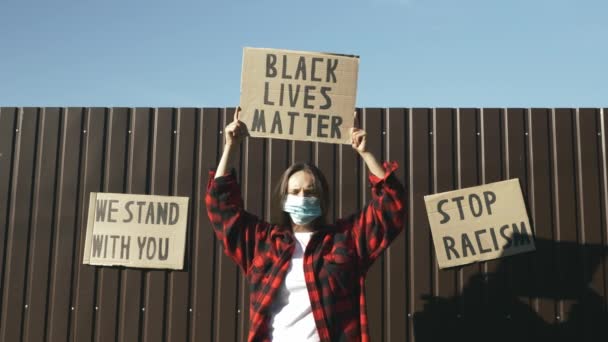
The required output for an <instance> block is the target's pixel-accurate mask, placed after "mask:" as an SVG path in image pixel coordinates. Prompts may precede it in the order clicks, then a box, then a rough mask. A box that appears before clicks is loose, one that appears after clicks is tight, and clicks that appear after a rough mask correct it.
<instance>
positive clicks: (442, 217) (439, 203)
mask: <svg viewBox="0 0 608 342" xmlns="http://www.w3.org/2000/svg"><path fill="white" fill-rule="evenodd" d="M424 202H425V205H426V211H427V215H428V218H429V223H430V225H431V234H432V236H433V243H434V245H435V253H436V255H437V261H438V263H439V268H446V267H453V266H458V265H465V264H470V263H473V262H477V261H484V260H491V259H497V258H501V257H505V256H509V255H514V254H519V253H524V252H529V251H533V250H534V249H535V247H534V236H533V230H532V227H531V226H530V221H529V219H528V214H527V212H526V206H525V204H524V199H523V196H522V193H521V188H520V185H519V180H518V179H510V180H506V181H501V182H496V183H490V184H486V185H482V186H476V187H471V188H466V189H460V190H455V191H448V192H443V193H440V194H434V195H428V196H424Z"/></svg>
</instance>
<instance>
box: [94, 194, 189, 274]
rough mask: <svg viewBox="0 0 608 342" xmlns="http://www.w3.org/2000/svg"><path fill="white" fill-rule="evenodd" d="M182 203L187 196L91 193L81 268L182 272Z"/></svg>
mask: <svg viewBox="0 0 608 342" xmlns="http://www.w3.org/2000/svg"><path fill="white" fill-rule="evenodd" d="M188 201H189V198H188V197H173V196H154V195H130V194H113V193H96V192H92V193H91V194H90V196H89V210H88V218H87V231H86V237H85V246H84V255H83V263H84V264H89V265H102V266H117V265H120V266H128V267H141V268H168V269H176V270H180V269H182V268H183V265H184V252H185V246H186V229H187V225H188Z"/></svg>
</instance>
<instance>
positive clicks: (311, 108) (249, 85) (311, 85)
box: [240, 48, 359, 144]
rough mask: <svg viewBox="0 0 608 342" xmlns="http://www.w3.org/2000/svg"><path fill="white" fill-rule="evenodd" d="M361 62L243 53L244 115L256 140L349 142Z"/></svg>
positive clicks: (267, 52)
mask: <svg viewBox="0 0 608 342" xmlns="http://www.w3.org/2000/svg"><path fill="white" fill-rule="evenodd" d="M358 71H359V58H358V57H356V56H346V55H338V54H328V53H315V52H305V51H291V50H276V49H262V48H244V49H243V68H242V74H241V103H240V106H241V110H242V111H241V115H240V120H241V121H243V122H244V123H245V124H246V125H247V127H248V129H249V134H250V135H251V136H252V137H266V138H275V139H289V140H304V141H319V142H327V143H337V144H350V129H351V128H352V127H353V123H354V117H353V114H354V111H355V100H356V95H357V77H358Z"/></svg>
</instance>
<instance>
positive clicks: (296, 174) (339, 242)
mask: <svg viewBox="0 0 608 342" xmlns="http://www.w3.org/2000/svg"><path fill="white" fill-rule="evenodd" d="M238 111H239V109H237V112H236V113H235V120H234V121H233V122H232V123H230V124H228V125H227V126H226V129H225V148H224V152H223V154H222V157H221V159H220V162H219V165H218V167H217V171H216V172H211V173H210V180H209V184H208V186H207V196H206V198H205V201H206V204H207V211H208V215H209V219H210V220H211V222H212V225H213V228H214V230H215V234H216V236H217V238H218V239H219V240H220V241H222V242H223V245H224V252H225V253H226V254H227V255H228V256H230V257H231V258H232V259H233V260H234V261H235V262H236V263H237V264H238V265H239V266H240V267H241V269H242V270H243V271H244V272H245V275H246V277H247V279H248V281H249V284H250V289H251V291H250V298H249V306H250V308H249V312H250V327H249V337H248V340H249V341H290V342H295V341H368V340H369V335H368V332H367V314H366V311H365V291H364V284H365V274H366V272H367V270H368V269H369V267H370V266H371V265H372V264H373V262H374V260H376V259H377V258H378V257H379V256H380V255H381V253H382V252H383V251H384V250H385V249H386V248H387V247H388V245H389V244H390V243H391V242H392V241H393V240H394V239H395V237H397V235H398V234H399V232H400V231H401V230H402V228H403V223H404V211H405V207H404V190H403V187H402V185H401V184H400V183H399V181H398V180H397V177H396V176H395V175H394V174H393V171H394V170H395V169H396V168H397V164H396V163H385V164H384V165H380V164H379V163H378V161H377V160H376V158H375V157H374V156H373V155H372V154H371V153H370V152H369V151H368V150H367V148H366V143H367V141H366V133H365V131H363V130H361V129H356V128H355V129H353V130H351V143H352V147H353V149H354V150H355V151H357V152H358V153H359V155H360V156H361V158H363V160H364V161H365V164H366V165H367V167H368V169H369V171H370V173H371V174H370V177H369V179H370V183H371V186H372V199H371V201H370V202H369V203H368V204H367V205H366V206H365V208H364V209H363V210H362V211H361V212H359V213H356V214H354V215H351V216H349V217H347V218H344V219H340V220H338V221H337V222H335V223H333V224H327V223H326V222H325V216H326V214H327V208H328V198H329V196H328V187H327V182H326V181H325V178H324V177H323V175H322V173H321V172H320V171H319V169H317V168H316V167H315V166H313V165H309V164H296V165H293V166H291V167H290V168H289V169H287V170H286V171H285V172H284V174H283V176H282V177H281V180H280V182H279V186H278V188H277V193H276V194H275V198H274V200H275V201H276V202H278V203H279V204H280V205H281V208H282V215H279V218H278V219H277V220H275V221H277V222H275V223H267V222H264V221H263V220H261V219H259V218H257V217H256V216H254V215H252V214H250V213H248V212H246V211H245V210H244V209H243V201H242V198H241V193H240V188H239V185H238V184H237V182H236V178H235V174H234V170H231V171H230V172H227V170H228V165H229V162H230V159H231V157H232V155H233V154H234V153H233V152H234V150H235V147H236V146H237V145H238V144H239V143H240V142H241V141H242V139H243V137H244V136H246V135H247V128H246V127H245V125H244V124H243V123H242V122H241V121H239V120H238Z"/></svg>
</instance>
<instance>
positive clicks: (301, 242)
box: [270, 233, 320, 342]
mask: <svg viewBox="0 0 608 342" xmlns="http://www.w3.org/2000/svg"><path fill="white" fill-rule="evenodd" d="M295 236H296V247H295V250H294V252H293V257H292V259H291V265H290V266H289V269H288V270H287V274H286V275H285V281H284V282H283V285H281V287H280V288H279V290H278V293H277V297H276V299H275V301H274V303H273V304H272V306H271V312H272V318H271V321H270V326H271V327H272V330H271V332H270V336H271V339H272V341H278V342H281V341H289V342H299V341H302V342H318V341H320V339H319V334H318V332H317V326H316V325H315V318H314V316H313V315H312V307H311V305H310V298H309V297H308V290H307V289H306V280H305V278H304V251H305V250H306V245H308V241H310V237H311V236H312V233H295Z"/></svg>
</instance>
